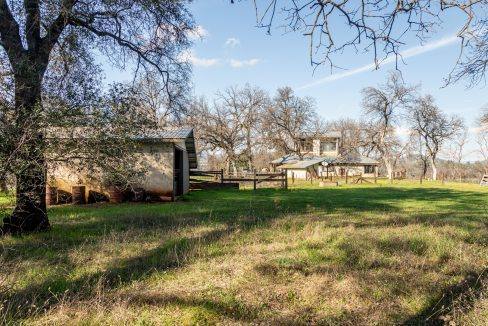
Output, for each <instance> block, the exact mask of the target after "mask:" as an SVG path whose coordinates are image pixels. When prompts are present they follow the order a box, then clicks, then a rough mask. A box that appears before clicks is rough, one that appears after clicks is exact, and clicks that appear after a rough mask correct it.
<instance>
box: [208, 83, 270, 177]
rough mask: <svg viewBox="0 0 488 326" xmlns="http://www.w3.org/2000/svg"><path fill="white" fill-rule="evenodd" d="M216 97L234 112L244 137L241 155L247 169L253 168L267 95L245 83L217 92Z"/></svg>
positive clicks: (259, 140)
mask: <svg viewBox="0 0 488 326" xmlns="http://www.w3.org/2000/svg"><path fill="white" fill-rule="evenodd" d="M217 96H218V98H219V99H220V100H221V101H222V102H223V103H224V104H225V105H226V106H227V107H229V108H231V109H232V110H233V111H234V112H236V114H234V116H235V117H236V119H238V121H239V128H240V130H241V132H242V136H243V139H244V150H243V153H242V155H243V156H244V159H245V160H246V162H247V168H248V169H249V170H252V169H254V153H255V151H256V150H257V149H258V147H259V145H260V142H261V141H262V137H261V135H260V130H259V129H260V128H259V127H260V122H261V119H262V114H263V111H264V109H265V107H266V106H267V105H268V102H269V99H268V95H267V94H266V93H265V92H264V91H263V90H261V89H259V88H257V87H251V86H250V85H246V86H244V87H243V88H237V87H230V88H228V89H226V90H225V91H223V92H219V93H218V94H217Z"/></svg>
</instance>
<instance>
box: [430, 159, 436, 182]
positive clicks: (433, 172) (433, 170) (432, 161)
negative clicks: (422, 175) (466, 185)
mask: <svg viewBox="0 0 488 326" xmlns="http://www.w3.org/2000/svg"><path fill="white" fill-rule="evenodd" d="M430 163H431V164H432V180H434V181H435V180H437V166H436V163H435V158H432V159H431V161H430Z"/></svg>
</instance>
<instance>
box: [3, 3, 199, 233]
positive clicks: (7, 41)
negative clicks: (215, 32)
mask: <svg viewBox="0 0 488 326" xmlns="http://www.w3.org/2000/svg"><path fill="white" fill-rule="evenodd" d="M186 3H187V1H184V0H181V1H180V0H175V1H173V0H171V1H169V0H168V1H146V0H134V1H129V2H128V1H123V0H114V1H108V2H107V1H84V0H46V1H44V0H25V1H20V0H10V1H8V0H0V61H1V64H0V67H2V68H3V69H6V70H7V71H6V74H2V77H4V78H3V79H7V83H9V82H11V84H12V85H13V89H12V95H13V96H12V98H11V104H12V109H9V113H8V114H7V115H8V126H9V129H8V130H9V133H8V134H9V135H10V137H8V138H7V140H6V142H7V143H8V144H7V145H5V146H4V148H5V149H6V150H7V152H8V153H10V154H12V153H15V155H16V161H17V162H19V163H22V162H23V164H19V165H18V167H20V168H19V169H17V170H16V171H13V173H14V174H15V177H16V185H17V187H16V199H17V203H16V207H15V210H14V212H13V214H12V216H11V217H10V218H9V219H8V221H7V222H8V223H7V224H8V225H9V228H11V229H14V230H24V231H31V230H40V229H45V228H48V227H49V221H48V218H47V211H46V205H45V187H46V179H45V175H46V157H45V152H44V147H45V142H46V139H45V132H44V131H45V130H46V128H48V127H49V126H48V125H46V124H45V123H44V122H46V121H47V120H45V119H44V115H45V113H46V111H45V110H44V95H45V94H46V92H54V93H56V91H57V90H58V89H63V86H65V85H66V84H68V83H69V82H70V80H68V81H64V80H63V79H62V78H55V77H60V76H62V75H63V74H64V73H65V70H66V69H65V68H70V67H71V66H70V60H73V61H82V60H85V61H86V63H89V62H90V60H91V61H93V58H92V57H91V54H93V53H95V51H97V53H102V54H104V55H106V56H107V57H108V58H109V59H110V60H111V61H112V62H113V63H114V64H116V65H117V66H119V67H126V64H128V63H129V62H132V63H134V71H135V74H137V73H138V72H139V71H142V70H154V71H156V72H157V73H158V75H159V76H160V78H161V79H162V83H163V85H165V87H164V89H165V91H166V92H167V93H168V96H170V97H172V94H171V92H172V90H173V89H174V88H173V87H171V85H174V84H180V85H183V84H185V83H186V82H187V79H188V70H189V64H188V63H187V62H183V61H182V60H180V55H179V54H180V53H181V51H183V50H185V49H186V48H187V47H188V46H189V40H188V37H187V36H188V33H190V32H191V31H192V29H193V27H194V25H193V22H192V18H191V16H190V14H189V13H188V11H187V8H186ZM57 63H65V65H63V64H57ZM49 77H53V78H52V79H51V81H54V80H57V83H49V80H48V79H49ZM83 77H84V78H87V79H88V78H89V77H90V76H89V72H87V73H86V75H85V76H83ZM177 89H180V87H177ZM83 93H84V90H83V89H78V90H76V91H74V92H72V93H71V96H73V97H75V98H78V97H77V96H78V95H79V94H83ZM66 98H69V97H66ZM80 98H81V97H80ZM51 116H52V115H51ZM48 121H52V120H48Z"/></svg>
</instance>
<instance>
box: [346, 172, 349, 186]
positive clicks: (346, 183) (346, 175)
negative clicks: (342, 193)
mask: <svg viewBox="0 0 488 326" xmlns="http://www.w3.org/2000/svg"><path fill="white" fill-rule="evenodd" d="M348 174H349V170H347V169H346V185H347V177H348Z"/></svg>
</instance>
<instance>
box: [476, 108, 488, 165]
mask: <svg viewBox="0 0 488 326" xmlns="http://www.w3.org/2000/svg"><path fill="white" fill-rule="evenodd" d="M477 125H478V130H477V134H476V143H477V144H478V152H479V154H480V155H481V157H482V158H483V170H484V173H485V174H488V108H484V109H483V110H482V114H481V117H480V118H479V119H478V122H477Z"/></svg>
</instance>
